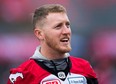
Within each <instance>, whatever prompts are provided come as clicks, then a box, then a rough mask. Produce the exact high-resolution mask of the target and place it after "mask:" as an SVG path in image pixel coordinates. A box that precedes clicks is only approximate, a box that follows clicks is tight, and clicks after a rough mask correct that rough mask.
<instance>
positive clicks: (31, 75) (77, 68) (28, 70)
mask: <svg viewBox="0 0 116 84" xmlns="http://www.w3.org/2000/svg"><path fill="white" fill-rule="evenodd" d="M69 58H70V60H71V63H72V66H71V70H70V72H71V73H74V74H80V75H83V76H85V77H88V78H96V74H95V73H94V71H93V69H92V68H91V66H90V64H89V63H88V62H87V61H86V60H83V59H81V58H75V57H71V56H70V57H69ZM17 72H18V73H21V74H23V78H21V77H20V76H18V77H17V78H16V81H15V82H14V84H27V83H28V84H38V83H39V84H40V82H41V80H42V79H44V78H45V77H47V76H48V75H50V74H51V73H49V72H48V71H46V70H45V69H43V68H41V67H40V66H39V65H38V64H37V63H36V62H35V61H34V60H28V61H27V62H25V63H23V64H22V65H20V66H19V67H18V68H14V69H12V70H11V71H10V73H11V74H16V73H17ZM7 84H12V83H11V81H10V80H8V83H7Z"/></svg>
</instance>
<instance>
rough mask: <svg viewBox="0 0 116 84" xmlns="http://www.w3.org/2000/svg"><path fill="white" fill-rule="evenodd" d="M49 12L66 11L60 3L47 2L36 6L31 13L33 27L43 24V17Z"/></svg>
mask: <svg viewBox="0 0 116 84" xmlns="http://www.w3.org/2000/svg"><path fill="white" fill-rule="evenodd" d="M49 13H66V9H65V8H64V7H63V6H62V5H60V4H47V5H43V6H41V7H39V8H37V9H36V10H35V12H34V15H33V27H34V28H35V27H36V25H39V26H42V25H44V23H43V19H45V18H46V16H47V15H48V14H49Z"/></svg>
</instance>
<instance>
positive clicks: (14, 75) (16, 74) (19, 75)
mask: <svg viewBox="0 0 116 84" xmlns="http://www.w3.org/2000/svg"><path fill="white" fill-rule="evenodd" d="M17 77H21V78H22V79H23V74H22V73H15V74H10V76H9V79H10V81H11V82H12V83H14V82H15V81H16V79H17Z"/></svg>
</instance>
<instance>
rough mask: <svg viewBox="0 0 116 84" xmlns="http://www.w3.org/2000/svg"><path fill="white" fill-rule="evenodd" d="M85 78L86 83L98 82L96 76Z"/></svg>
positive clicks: (94, 83)
mask: <svg viewBox="0 0 116 84" xmlns="http://www.w3.org/2000/svg"><path fill="white" fill-rule="evenodd" d="M86 79H87V84H98V80H97V79H96V78H88V77H86Z"/></svg>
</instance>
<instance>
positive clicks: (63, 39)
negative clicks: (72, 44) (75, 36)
mask: <svg viewBox="0 0 116 84" xmlns="http://www.w3.org/2000/svg"><path fill="white" fill-rule="evenodd" d="M60 41H61V42H68V41H69V38H62V39H61V40H60Z"/></svg>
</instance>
